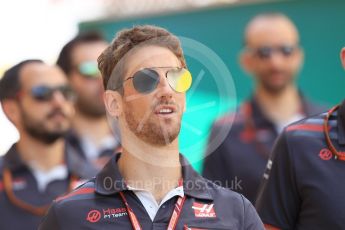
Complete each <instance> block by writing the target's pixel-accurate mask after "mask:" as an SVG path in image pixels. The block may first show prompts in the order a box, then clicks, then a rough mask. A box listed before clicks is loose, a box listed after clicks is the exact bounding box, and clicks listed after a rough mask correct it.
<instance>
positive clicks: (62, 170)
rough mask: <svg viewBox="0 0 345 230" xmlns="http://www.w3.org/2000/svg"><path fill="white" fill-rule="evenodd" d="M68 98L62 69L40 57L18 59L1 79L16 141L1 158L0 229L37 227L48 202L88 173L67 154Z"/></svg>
mask: <svg viewBox="0 0 345 230" xmlns="http://www.w3.org/2000/svg"><path fill="white" fill-rule="evenodd" d="M73 100H74V93H73V91H72V90H71V88H70V87H69V86H68V81H67V78H66V76H65V75H64V73H63V72H62V71H61V69H60V68H58V67H56V66H48V65H46V64H45V63H43V62H42V61H40V60H26V61H23V62H21V63H19V64H17V65H15V66H13V67H12V68H10V69H9V70H7V71H6V72H5V74H4V76H3V77H2V78H1V80H0V101H1V105H2V108H3V111H4V113H5V115H6V116H7V118H8V119H9V120H10V121H11V122H12V123H13V124H14V125H15V127H16V128H17V129H18V132H19V134H20V139H19V141H18V142H17V143H15V144H14V145H13V146H12V147H11V149H10V150H9V151H8V152H7V153H6V155H4V156H3V157H1V158H0V217H1V218H0V229H37V226H38V224H39V222H40V219H41V217H42V216H43V215H44V213H45V212H46V210H47V208H48V207H49V205H50V203H51V201H52V200H53V199H55V198H56V197H57V196H58V195H62V194H63V193H65V192H67V191H69V190H70V189H72V187H74V185H75V182H76V180H77V179H78V178H80V177H83V178H86V177H89V176H90V175H91V174H87V173H86V174H83V173H85V171H84V170H82V169H81V168H82V165H81V163H80V161H79V159H78V158H76V157H75V155H71V154H67V153H66V152H67V151H66V148H67V147H66V145H65V139H64V138H63V136H64V135H65V134H66V132H67V131H68V130H69V128H70V123H71V118H72V116H73V114H74V109H73ZM84 169H85V167H84Z"/></svg>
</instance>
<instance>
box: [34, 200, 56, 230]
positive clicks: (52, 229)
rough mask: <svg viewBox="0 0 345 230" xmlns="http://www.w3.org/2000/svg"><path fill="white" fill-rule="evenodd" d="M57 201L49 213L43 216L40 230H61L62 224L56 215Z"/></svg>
mask: <svg viewBox="0 0 345 230" xmlns="http://www.w3.org/2000/svg"><path fill="white" fill-rule="evenodd" d="M55 208H56V204H55V202H54V203H53V204H52V206H51V207H50V208H49V210H48V213H47V214H46V215H45V216H44V217H43V219H42V222H41V224H40V226H39V227H38V230H60V229H61V228H60V225H59V222H58V219H57V216H56V211H55Z"/></svg>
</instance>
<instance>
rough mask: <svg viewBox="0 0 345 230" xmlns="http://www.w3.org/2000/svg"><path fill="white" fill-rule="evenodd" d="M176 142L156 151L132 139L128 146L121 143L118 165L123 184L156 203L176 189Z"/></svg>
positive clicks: (178, 169)
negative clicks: (153, 199)
mask: <svg viewBox="0 0 345 230" xmlns="http://www.w3.org/2000/svg"><path fill="white" fill-rule="evenodd" d="M123 140H127V138H123ZM177 142H178V141H177V140H175V141H174V142H173V143H171V145H168V146H164V147H156V146H150V145H148V144H146V143H143V142H142V141H140V140H133V139H132V140H131V141H130V142H129V143H130V145H128V144H129V143H126V142H125V141H124V142H123V146H124V147H123V153H122V155H121V157H120V159H119V162H118V165H119V170H120V172H121V174H122V176H123V177H124V179H125V181H126V183H127V184H128V185H129V186H131V187H134V188H139V189H144V190H147V191H149V192H151V193H152V194H153V196H154V197H155V199H156V200H157V202H158V203H159V202H160V201H161V200H162V199H163V197H164V196H165V195H166V194H167V193H168V192H169V191H170V190H172V189H173V188H175V187H177V185H178V182H179V180H180V179H181V178H182V169H181V164H180V161H179V152H178V143H177ZM127 146H131V147H130V148H126V147H127ZM133 146H135V147H133Z"/></svg>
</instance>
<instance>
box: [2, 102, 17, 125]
mask: <svg viewBox="0 0 345 230" xmlns="http://www.w3.org/2000/svg"><path fill="white" fill-rule="evenodd" d="M1 106H2V109H3V111H4V114H5V115H6V117H7V118H8V120H10V121H11V122H12V123H13V124H14V125H15V126H18V122H19V119H20V108H19V105H18V102H17V101H15V100H12V99H7V100H3V101H1Z"/></svg>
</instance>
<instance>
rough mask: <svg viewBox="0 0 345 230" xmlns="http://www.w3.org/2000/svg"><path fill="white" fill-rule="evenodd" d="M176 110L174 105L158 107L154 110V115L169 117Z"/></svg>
mask: <svg viewBox="0 0 345 230" xmlns="http://www.w3.org/2000/svg"><path fill="white" fill-rule="evenodd" d="M176 110H177V108H176V106H174V105H159V106H157V107H156V108H155V110H154V113H155V114H157V115H163V116H165V115H170V114H173V113H175V112H176Z"/></svg>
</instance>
